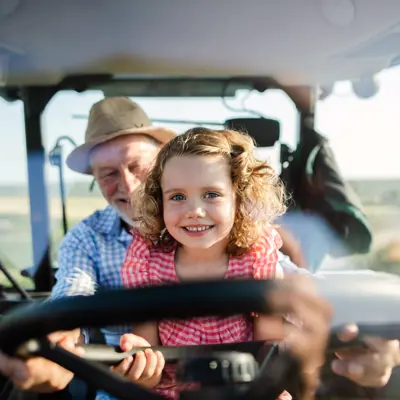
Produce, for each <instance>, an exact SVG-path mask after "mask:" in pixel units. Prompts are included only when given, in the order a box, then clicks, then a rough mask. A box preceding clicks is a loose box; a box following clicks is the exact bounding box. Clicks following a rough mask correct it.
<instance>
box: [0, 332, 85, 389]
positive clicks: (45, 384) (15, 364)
mask: <svg viewBox="0 0 400 400" xmlns="http://www.w3.org/2000/svg"><path fill="white" fill-rule="evenodd" d="M48 338H49V340H50V341H51V342H53V343H56V344H58V345H59V346H61V347H63V348H64V349H66V350H68V351H70V352H71V353H74V354H76V355H78V356H83V349H82V348H81V347H77V346H76V345H77V343H78V341H79V338H80V330H79V329H75V330H73V331H62V332H54V333H52V334H50V335H48ZM0 372H1V373H2V374H3V375H4V376H6V377H8V378H9V379H11V380H12V381H13V383H14V385H15V386H16V387H18V388H19V389H21V390H29V391H32V392H37V393H52V392H57V391H60V390H63V389H65V388H66V387H67V386H68V384H69V383H70V382H71V380H72V378H73V376H74V375H73V373H72V372H70V371H68V370H66V369H64V368H62V367H61V366H59V365H58V364H55V363H53V362H52V361H49V360H46V359H45V358H41V357H33V358H30V359H27V360H23V359H21V358H17V357H15V358H14V357H8V356H6V355H5V354H1V353H0Z"/></svg>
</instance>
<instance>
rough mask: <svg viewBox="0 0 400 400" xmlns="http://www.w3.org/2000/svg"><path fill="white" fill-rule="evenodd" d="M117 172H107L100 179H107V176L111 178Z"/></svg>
mask: <svg viewBox="0 0 400 400" xmlns="http://www.w3.org/2000/svg"><path fill="white" fill-rule="evenodd" d="M116 174H117V173H116V172H115V171H113V172H107V173H105V174H103V175H101V176H100V179H105V178H111V177H113V176H115V175H116Z"/></svg>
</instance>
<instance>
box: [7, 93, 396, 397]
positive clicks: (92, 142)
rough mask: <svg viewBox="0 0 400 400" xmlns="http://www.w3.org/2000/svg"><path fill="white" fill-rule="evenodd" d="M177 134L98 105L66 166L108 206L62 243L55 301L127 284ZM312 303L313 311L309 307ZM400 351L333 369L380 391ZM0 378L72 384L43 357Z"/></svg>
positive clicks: (15, 363) (286, 263) (71, 336)
mask: <svg viewBox="0 0 400 400" xmlns="http://www.w3.org/2000/svg"><path fill="white" fill-rule="evenodd" d="M174 135H175V133H174V132H173V131H171V130H169V129H166V128H159V127H155V126H153V125H152V124H151V122H150V120H149V118H148V116H147V115H146V114H145V112H144V111H143V110H142V109H141V108H140V107H139V106H138V105H137V104H136V103H134V102H132V101H130V100H129V99H127V98H109V99H105V100H102V101H100V102H98V103H96V104H95V105H94V106H93V107H92V109H91V112H90V116H89V121H88V127H87V131H86V137H85V143H84V144H83V145H82V146H80V147H77V148H76V149H75V150H74V151H73V152H72V153H71V154H70V155H69V157H68V159H67V164H68V166H69V167H70V168H71V169H72V170H74V171H77V172H79V173H84V174H90V175H93V177H94V179H95V180H96V182H97V183H98V185H99V187H100V190H101V192H102V194H103V196H104V197H105V199H106V200H107V202H108V204H109V205H108V206H107V207H106V208H105V209H104V210H101V211H96V212H95V213H93V214H92V215H91V216H89V217H88V218H86V219H85V220H83V221H82V222H80V223H78V224H77V225H75V226H74V228H73V229H71V230H70V232H69V233H68V234H67V235H66V237H65V238H64V240H63V242H62V243H61V246H60V249H59V270H58V272H57V275H56V279H57V283H56V285H55V286H54V288H53V292H52V298H60V297H63V296H75V295H92V294H93V293H95V292H96V291H97V290H99V289H111V288H118V287H121V286H122V285H121V277H120V267H121V265H122V263H123V261H124V257H125V253H126V250H127V247H128V245H129V243H130V241H131V234H130V226H131V225H132V221H131V218H130V207H131V204H130V197H131V193H132V192H133V191H134V190H135V188H136V187H137V186H138V185H139V184H140V182H142V181H143V180H144V179H146V175H147V172H148V170H149V168H150V167H151V165H152V162H153V160H154V158H155V157H156V155H157V153H158V151H159V149H160V147H161V146H162V145H163V143H165V142H167V141H168V140H170V139H171V138H172V137H173V136H174ZM279 262H280V263H281V265H282V268H283V270H284V271H285V272H286V273H293V272H298V273H300V272H302V273H307V272H306V271H304V270H301V269H298V268H297V267H296V266H295V265H294V264H292V263H291V262H290V260H288V259H287V258H285V257H284V256H283V255H282V257H281V259H280V261H279ZM307 295H308V294H304V293H302V294H301V295H299V296H297V297H296V296H293V297H292V296H290V301H291V302H292V303H293V302H296V301H298V304H300V303H301V302H302V301H304V302H305V303H306V304H307V307H303V308H304V309H307V313H315V315H314V316H311V315H308V314H307V313H305V314H302V315H299V317H301V318H302V319H303V320H304V321H307V320H308V319H310V320H314V321H320V322H321V326H322V325H323V323H324V324H325V323H326V311H324V307H323V306H321V305H320V304H319V303H321V299H319V298H318V297H316V296H314V297H312V296H311V298H309V299H304V298H303V297H304V296H307ZM302 296H303V297H302ZM310 304H314V306H315V307H309V305H310ZM291 307H295V304H291V305H288V306H287V309H288V310H289V309H291ZM297 309H301V307H297ZM317 325H318V324H317ZM128 331H130V328H129V327H107V328H104V329H102V333H103V334H104V338H105V341H106V343H107V344H109V345H119V341H120V336H121V334H122V333H125V332H128ZM90 335H91V332H88V331H86V330H84V329H82V330H76V331H73V332H56V333H54V334H53V335H51V337H50V338H51V340H53V341H54V342H56V343H58V344H60V345H62V346H64V347H65V348H67V349H69V350H71V351H73V352H75V353H76V354H81V349H80V348H79V347H76V345H77V344H78V342H79V339H81V340H85V341H88V340H90ZM302 335H308V336H307V337H306V338H304V337H303V338H302V341H303V343H304V340H305V339H306V340H308V342H309V343H311V344H312V343H313V341H315V340H316V336H318V335H319V337H320V338H321V337H322V336H323V335H324V332H323V331H320V332H318V331H316V332H313V330H312V329H311V330H310V332H308V331H307V332H303V333H302ZM313 335H314V336H313ZM315 335H316V336H315ZM349 335H350V337H354V336H355V335H356V333H352V332H349ZM315 342H316V341H315ZM143 344H144V343H143V341H142V340H141V338H137V342H136V344H135V345H137V346H141V345H143ZM396 346H397V347H396ZM397 350H398V343H397V342H396V343H392V342H390V343H389V342H384V343H379V346H378V343H375V349H374V351H372V350H371V351H370V352H366V353H365V354H363V355H353V356H349V354H346V356H345V357H342V360H341V361H340V363H339V364H338V362H337V363H336V364H335V365H334V366H333V367H334V368H335V371H336V372H337V373H339V374H341V375H343V376H347V377H348V378H350V379H352V380H354V381H355V382H358V383H360V384H367V385H372V386H374V385H375V386H381V385H384V384H385V383H386V382H387V380H388V379H389V377H390V374H391V369H392V367H393V366H394V365H396V362H395V361H394V357H397V354H398V353H397ZM303 353H304V352H303ZM392 356H393V357H392ZM382 360H384V362H382ZM134 368H135V365H134V364H133V365H132V366H131V368H128V369H127V368H126V365H125V367H124V373H125V374H129V373H130V371H132V370H133V369H134ZM0 372H2V373H3V375H5V376H7V377H9V378H11V380H12V381H13V383H14V384H15V385H16V386H17V387H19V388H21V389H24V390H30V391H36V392H54V391H57V390H61V389H63V388H65V387H66V386H67V385H68V384H69V382H70V381H71V379H72V374H71V373H70V372H68V371H66V370H64V369H63V368H61V367H59V366H58V365H56V364H54V363H52V362H50V361H47V360H44V359H41V358H33V359H30V360H27V361H23V360H19V359H16V358H15V359H14V358H8V357H6V356H4V355H0ZM119 372H120V373H121V371H119Z"/></svg>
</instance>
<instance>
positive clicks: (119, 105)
mask: <svg viewBox="0 0 400 400" xmlns="http://www.w3.org/2000/svg"><path fill="white" fill-rule="evenodd" d="M134 134H136V135H139V134H141V135H147V136H151V137H152V138H154V139H155V140H157V141H159V142H160V143H162V144H165V143H167V142H168V141H170V140H171V139H172V138H174V137H175V136H176V133H175V131H173V130H172V129H168V128H162V127H158V126H153V125H152V123H151V121H150V119H149V117H148V116H147V114H146V113H145V112H144V110H143V109H142V108H141V107H140V106H139V105H138V104H137V103H135V102H133V101H132V100H130V99H129V98H127V97H109V98H106V99H103V100H101V101H99V102H97V103H95V104H94V105H93V107H92V108H91V110H90V114H89V120H88V125H87V128H86V133H85V143H84V144H83V145H81V146H78V147H76V148H75V149H74V150H73V151H72V152H71V153H70V154H69V156H68V157H67V160H66V162H67V165H68V167H69V168H71V169H72V170H73V171H76V172H80V173H82V174H91V173H92V171H91V168H90V160H89V153H90V151H91V150H92V149H93V148H94V147H95V146H97V145H98V144H100V143H104V142H107V141H109V140H111V139H115V138H117V137H119V136H123V135H134Z"/></svg>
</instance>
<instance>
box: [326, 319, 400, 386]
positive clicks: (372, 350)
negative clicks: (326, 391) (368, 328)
mask: <svg viewBox="0 0 400 400" xmlns="http://www.w3.org/2000/svg"><path fill="white" fill-rule="evenodd" d="M357 335H358V328H357V326H356V325H348V326H346V327H345V328H344V329H343V331H342V332H341V334H340V337H339V338H340V339H341V340H342V341H343V342H347V341H350V340H353V339H355V338H356V337H357ZM364 342H365V344H366V345H367V346H368V347H367V348H366V349H346V350H343V351H340V352H338V353H337V354H336V355H337V357H338V359H337V360H334V361H333V363H332V369H333V371H334V372H335V373H336V374H338V375H341V376H344V377H346V378H348V379H350V380H352V381H353V382H355V383H357V384H358V385H360V386H364V387H375V388H379V387H383V386H385V385H386V384H387V383H388V382H389V379H390V377H391V375H392V370H393V368H394V367H396V366H398V365H399V364H400V346H399V341H398V340H385V339H382V338H377V337H366V338H365V339H364Z"/></svg>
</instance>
